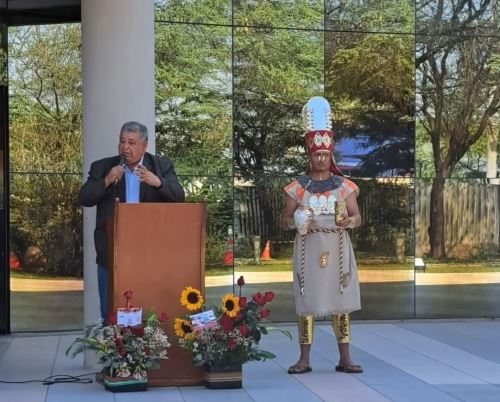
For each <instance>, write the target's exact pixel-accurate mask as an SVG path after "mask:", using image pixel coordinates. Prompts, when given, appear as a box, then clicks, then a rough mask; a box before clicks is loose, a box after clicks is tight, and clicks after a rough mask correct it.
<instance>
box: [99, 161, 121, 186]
mask: <svg viewBox="0 0 500 402" xmlns="http://www.w3.org/2000/svg"><path fill="white" fill-rule="evenodd" d="M124 174H125V171H124V170H123V166H121V165H116V166H113V167H112V168H111V170H110V171H109V173H108V175H107V176H106V177H105V178H104V182H105V183H106V188H108V187H109V186H111V185H112V184H114V183H116V182H118V181H120V180H121V179H122V178H123V175H124Z"/></svg>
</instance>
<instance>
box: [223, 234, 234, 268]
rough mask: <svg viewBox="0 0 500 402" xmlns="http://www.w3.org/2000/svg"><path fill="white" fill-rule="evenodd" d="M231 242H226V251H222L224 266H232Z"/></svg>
mask: <svg viewBox="0 0 500 402" xmlns="http://www.w3.org/2000/svg"><path fill="white" fill-rule="evenodd" d="M233 257H234V256H233V241H232V240H228V241H227V248H226V251H224V265H226V266H229V265H231V266H232V265H233V262H234V258H233Z"/></svg>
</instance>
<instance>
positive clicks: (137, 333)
mask: <svg viewBox="0 0 500 402" xmlns="http://www.w3.org/2000/svg"><path fill="white" fill-rule="evenodd" d="M130 331H131V332H132V333H133V334H134V335H135V336H139V337H142V336H144V327H143V326H142V325H136V326H135V327H130Z"/></svg>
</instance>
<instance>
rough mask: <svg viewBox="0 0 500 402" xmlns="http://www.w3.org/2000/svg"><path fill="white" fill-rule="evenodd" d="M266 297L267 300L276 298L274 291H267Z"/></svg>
mask: <svg viewBox="0 0 500 402" xmlns="http://www.w3.org/2000/svg"><path fill="white" fill-rule="evenodd" d="M264 298H265V299H266V302H270V301H272V300H273V299H274V292H266V294H265V295H264Z"/></svg>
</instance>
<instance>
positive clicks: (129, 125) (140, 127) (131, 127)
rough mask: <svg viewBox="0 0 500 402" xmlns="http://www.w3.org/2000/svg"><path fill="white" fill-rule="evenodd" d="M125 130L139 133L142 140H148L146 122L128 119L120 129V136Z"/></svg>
mask: <svg viewBox="0 0 500 402" xmlns="http://www.w3.org/2000/svg"><path fill="white" fill-rule="evenodd" d="M125 131H130V132H132V133H138V134H139V139H140V140H141V141H142V142H145V141H147V140H148V128H147V127H146V126H145V125H144V124H141V123H138V122H136V121H127V122H126V123H124V124H123V126H122V128H121V130H120V136H121V135H122V134H123V133H124V132H125Z"/></svg>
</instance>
